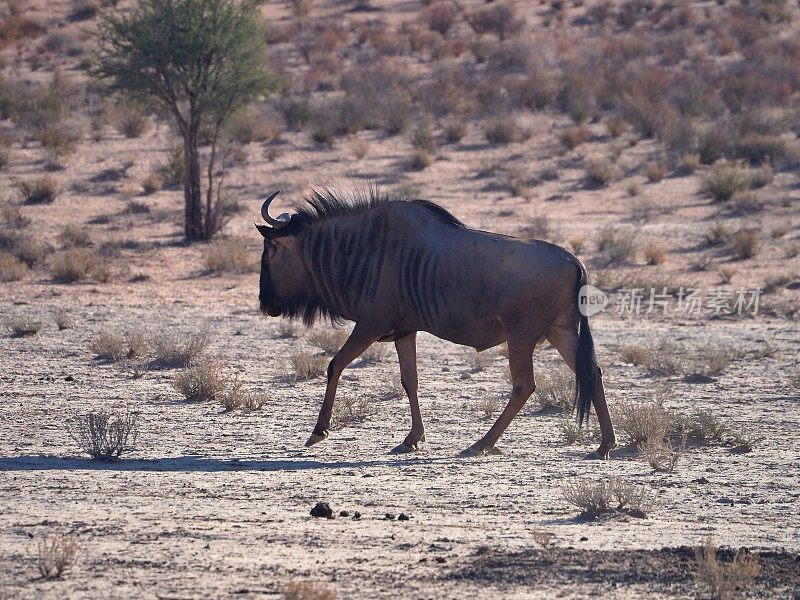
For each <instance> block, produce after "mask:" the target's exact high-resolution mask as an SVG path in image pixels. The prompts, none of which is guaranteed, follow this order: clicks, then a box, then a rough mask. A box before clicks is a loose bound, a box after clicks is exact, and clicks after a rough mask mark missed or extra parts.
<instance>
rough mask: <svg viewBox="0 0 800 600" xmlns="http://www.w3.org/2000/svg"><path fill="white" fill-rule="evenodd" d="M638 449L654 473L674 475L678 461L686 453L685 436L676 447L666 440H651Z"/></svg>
mask: <svg viewBox="0 0 800 600" xmlns="http://www.w3.org/2000/svg"><path fill="white" fill-rule="evenodd" d="M639 449H640V450H641V452H642V454H643V455H644V457H645V459H647V462H648V463H649V464H650V466H651V467H652V468H653V470H654V471H657V472H659V473H674V472H675V468H676V467H677V466H678V460H680V458H681V457H682V456H683V455H684V453H685V451H686V436H685V435H683V436H682V437H681V439H680V441H679V443H678V444H677V445H673V444H672V443H670V442H669V441H668V440H667V438H660V439H659V438H651V439H648V440H647V441H646V442H644V443H643V444H642V445H641V446H640V448H639Z"/></svg>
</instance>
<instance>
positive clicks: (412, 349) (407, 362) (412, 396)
mask: <svg viewBox="0 0 800 600" xmlns="http://www.w3.org/2000/svg"><path fill="white" fill-rule="evenodd" d="M394 345H395V348H397V358H398V360H399V362H400V382H401V383H402V384H403V389H404V390H405V391H406V394H407V395H408V402H409V404H410V405H411V432H410V433H409V434H408V435H407V436H406V439H405V440H403V443H402V444H400V445H399V446H396V447H395V448H394V449H393V450H392V453H394V454H400V453H403V452H413V451H414V450H417V449H418V444H419V442H424V441H425V425H424V424H423V423H422V412H421V411H420V409H419V399H418V398H417V387H418V386H417V333H416V332H414V333H409V334H408V335H405V336H403V337H401V338H399V339H397V340H395V342H394Z"/></svg>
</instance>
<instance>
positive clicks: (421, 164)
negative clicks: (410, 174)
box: [408, 148, 434, 171]
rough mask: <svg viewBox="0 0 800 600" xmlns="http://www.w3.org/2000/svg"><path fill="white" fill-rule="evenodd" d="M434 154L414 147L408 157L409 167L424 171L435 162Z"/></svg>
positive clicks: (413, 169)
mask: <svg viewBox="0 0 800 600" xmlns="http://www.w3.org/2000/svg"><path fill="white" fill-rule="evenodd" d="M433 160H434V155H433V154H432V153H431V152H429V151H427V150H425V149H423V148H413V149H412V150H411V155H410V156H409V159H408V168H409V169H411V170H412V171H423V170H425V169H427V168H428V167H430V166H431V165H432V164H433Z"/></svg>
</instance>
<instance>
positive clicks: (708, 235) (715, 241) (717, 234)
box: [703, 221, 730, 246]
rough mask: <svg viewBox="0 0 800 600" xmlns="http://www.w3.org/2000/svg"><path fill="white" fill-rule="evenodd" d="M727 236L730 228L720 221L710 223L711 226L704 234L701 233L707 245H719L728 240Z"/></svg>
mask: <svg viewBox="0 0 800 600" xmlns="http://www.w3.org/2000/svg"><path fill="white" fill-rule="evenodd" d="M729 236H730V230H729V229H728V226H727V225H725V223H721V222H720V221H716V222H715V223H712V224H711V226H710V227H709V228H708V229H707V230H706V232H705V234H703V238H704V240H705V243H706V244H708V245H709V246H721V245H722V244H724V243H725V242H727V241H728V237H729Z"/></svg>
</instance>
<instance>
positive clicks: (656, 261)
mask: <svg viewBox="0 0 800 600" xmlns="http://www.w3.org/2000/svg"><path fill="white" fill-rule="evenodd" d="M642 252H643V253H644V258H645V260H646V261H647V264H648V265H660V264H663V263H664V262H665V261H666V260H667V246H666V245H665V244H664V243H662V242H653V241H650V242H647V244H645V246H644V248H643V249H642Z"/></svg>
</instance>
